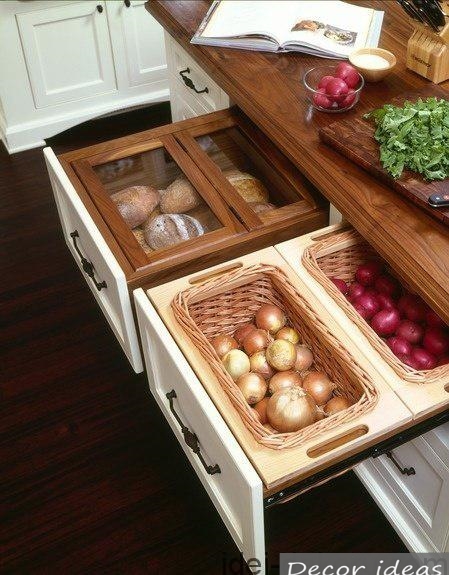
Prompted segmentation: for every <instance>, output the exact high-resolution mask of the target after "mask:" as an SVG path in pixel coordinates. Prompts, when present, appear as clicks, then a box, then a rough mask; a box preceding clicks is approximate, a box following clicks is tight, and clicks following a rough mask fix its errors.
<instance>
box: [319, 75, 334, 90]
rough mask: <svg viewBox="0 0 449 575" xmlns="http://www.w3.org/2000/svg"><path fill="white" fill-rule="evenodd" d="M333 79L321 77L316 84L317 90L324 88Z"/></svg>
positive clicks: (332, 77) (331, 77)
mask: <svg viewBox="0 0 449 575" xmlns="http://www.w3.org/2000/svg"><path fill="white" fill-rule="evenodd" d="M333 79H334V76H323V77H322V78H321V80H320V81H319V82H318V88H326V86H327V85H328V83H329V82H330V81H331V80H333Z"/></svg>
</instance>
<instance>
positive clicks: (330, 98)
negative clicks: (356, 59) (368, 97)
mask: <svg viewBox="0 0 449 575" xmlns="http://www.w3.org/2000/svg"><path fill="white" fill-rule="evenodd" d="M303 82H304V87H305V89H306V94H307V97H308V98H309V100H310V102H311V104H312V105H313V106H314V108H316V109H318V110H321V111H324V112H344V111H346V110H350V109H351V108H352V107H353V106H354V105H355V104H356V103H357V102H358V101H359V98H360V92H361V91H362V88H363V86H364V81H363V78H362V76H361V75H360V74H359V73H358V72H357V70H356V69H355V68H354V67H353V66H351V64H349V63H348V62H340V63H339V64H338V65H337V66H318V67H317V68H312V69H311V70H309V71H308V72H306V73H305V75H304V79H303Z"/></svg>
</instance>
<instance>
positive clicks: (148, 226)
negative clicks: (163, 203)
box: [143, 214, 204, 250]
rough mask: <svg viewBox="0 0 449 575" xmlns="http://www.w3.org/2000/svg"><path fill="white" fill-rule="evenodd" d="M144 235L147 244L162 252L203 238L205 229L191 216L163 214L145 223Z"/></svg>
mask: <svg viewBox="0 0 449 575" xmlns="http://www.w3.org/2000/svg"><path fill="white" fill-rule="evenodd" d="M143 233H144V237H145V241H146V242H147V244H148V245H149V246H150V247H151V248H153V250H160V249H162V248H168V247H169V246H174V245H176V244H178V243H179V242H183V241H185V240H189V239H191V238H196V237H198V236H201V235H202V234H204V229H203V226H202V225H201V224H200V223H199V221H198V220H196V219H195V218H192V217H191V216H186V215H185V214H162V215H160V216H156V217H155V218H153V219H149V220H148V221H147V222H145V224H144V226H143Z"/></svg>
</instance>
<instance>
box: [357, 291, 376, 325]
mask: <svg viewBox="0 0 449 575" xmlns="http://www.w3.org/2000/svg"><path fill="white" fill-rule="evenodd" d="M354 307H355V309H356V310H357V311H358V312H359V313H360V309H361V308H363V310H364V312H363V313H360V315H362V317H363V318H365V319H367V318H368V319H371V318H372V317H373V316H374V315H375V314H376V313H377V312H378V311H380V305H379V302H378V301H377V297H376V296H374V295H371V294H367V293H366V292H365V293H363V294H362V295H361V296H360V297H358V298H357V299H356V300H355V301H354Z"/></svg>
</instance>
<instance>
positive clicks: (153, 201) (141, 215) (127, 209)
mask: <svg viewBox="0 0 449 575" xmlns="http://www.w3.org/2000/svg"><path fill="white" fill-rule="evenodd" d="M111 199H112V200H113V201H114V202H115V204H116V206H117V209H118V211H119V212H120V214H121V216H122V218H123V219H124V220H125V222H126V223H127V225H128V226H129V227H130V228H131V229H133V228H136V227H137V226H140V225H141V224H143V222H144V221H145V220H146V219H147V218H148V214H150V213H151V212H152V211H153V210H154V208H155V207H156V206H157V205H158V203H159V192H158V191H157V190H155V189H154V188H152V187H151V186H131V187H129V188H125V189H124V190H120V191H119V192H116V193H115V194H112V196H111Z"/></svg>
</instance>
